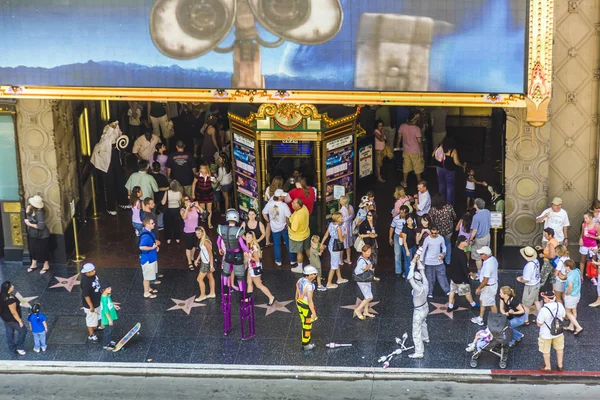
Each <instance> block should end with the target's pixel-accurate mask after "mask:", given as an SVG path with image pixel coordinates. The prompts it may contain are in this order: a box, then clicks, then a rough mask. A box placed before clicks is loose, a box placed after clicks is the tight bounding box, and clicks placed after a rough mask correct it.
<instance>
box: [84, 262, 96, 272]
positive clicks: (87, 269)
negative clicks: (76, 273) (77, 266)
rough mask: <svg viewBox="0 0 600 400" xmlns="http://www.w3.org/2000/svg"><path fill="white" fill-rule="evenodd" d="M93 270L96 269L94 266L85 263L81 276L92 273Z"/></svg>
mask: <svg viewBox="0 0 600 400" xmlns="http://www.w3.org/2000/svg"><path fill="white" fill-rule="evenodd" d="M95 269H96V267H95V266H94V264H92V263H86V264H84V265H83V267H82V268H81V273H82V274H87V273H88V272H92V271H93V270H95Z"/></svg>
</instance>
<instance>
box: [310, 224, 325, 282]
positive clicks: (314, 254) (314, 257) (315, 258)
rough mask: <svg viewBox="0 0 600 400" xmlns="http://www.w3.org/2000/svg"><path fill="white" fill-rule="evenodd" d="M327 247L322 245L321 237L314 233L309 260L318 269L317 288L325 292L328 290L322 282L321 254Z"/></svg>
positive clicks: (311, 239)
mask: <svg viewBox="0 0 600 400" xmlns="http://www.w3.org/2000/svg"><path fill="white" fill-rule="evenodd" d="M324 249H325V247H321V238H320V237H319V235H313V236H312V237H311V238H310V253H309V257H308V259H309V261H310V265H312V266H313V267H315V268H316V269H317V272H318V274H317V283H318V286H317V290H318V291H320V292H324V291H326V290H327V288H326V287H325V286H323V283H322V282H321V254H323V250H324Z"/></svg>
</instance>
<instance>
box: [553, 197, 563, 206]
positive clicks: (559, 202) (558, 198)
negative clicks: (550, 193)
mask: <svg viewBox="0 0 600 400" xmlns="http://www.w3.org/2000/svg"><path fill="white" fill-rule="evenodd" d="M561 204H562V199H561V198H560V197H555V198H553V199H552V205H555V206H560V205H561Z"/></svg>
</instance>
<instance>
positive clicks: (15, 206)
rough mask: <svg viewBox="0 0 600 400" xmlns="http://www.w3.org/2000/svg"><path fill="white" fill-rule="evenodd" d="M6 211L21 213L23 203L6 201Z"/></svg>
mask: <svg viewBox="0 0 600 400" xmlns="http://www.w3.org/2000/svg"><path fill="white" fill-rule="evenodd" d="M2 207H3V208H4V212H5V213H20V212H21V203H19V202H17V201H14V202H13V201H11V202H8V201H7V202H6V203H3V204H2Z"/></svg>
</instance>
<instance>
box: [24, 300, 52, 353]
mask: <svg viewBox="0 0 600 400" xmlns="http://www.w3.org/2000/svg"><path fill="white" fill-rule="evenodd" d="M29 311H30V314H29V316H28V317H27V321H29V329H30V330H31V333H33V351H35V352H36V353H39V352H40V349H41V350H42V351H46V348H47V346H46V332H48V323H47V322H46V316H45V315H44V314H42V308H41V306H40V303H35V304H34V305H33V306H32V307H31V308H30V309H29Z"/></svg>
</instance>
